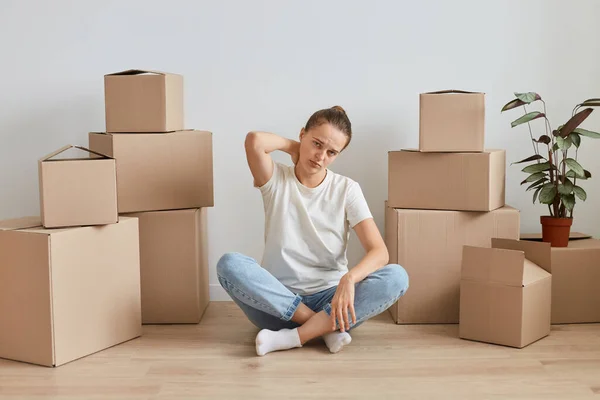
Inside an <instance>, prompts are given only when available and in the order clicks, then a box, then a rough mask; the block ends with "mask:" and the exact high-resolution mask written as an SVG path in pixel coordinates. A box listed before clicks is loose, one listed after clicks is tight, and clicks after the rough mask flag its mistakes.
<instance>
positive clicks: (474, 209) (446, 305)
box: [385, 91, 520, 324]
mask: <svg viewBox="0 0 600 400" xmlns="http://www.w3.org/2000/svg"><path fill="white" fill-rule="evenodd" d="M484 122H485V95H484V94H483V93H471V92H462V91H443V92H433V93H423V94H421V95H420V121H419V148H418V149H414V150H413V149H404V150H399V151H390V152H389V153H388V201H387V203H386V220H385V222H386V224H385V240H386V244H387V246H388V249H389V252H390V262H392V263H398V264H400V265H402V266H403V267H404V268H405V269H406V271H407V272H408V275H409V279H410V289H409V290H408V291H407V293H406V294H405V295H404V296H403V297H402V298H401V299H400V300H399V301H398V302H396V303H395V304H394V305H393V306H392V307H391V308H390V312H391V314H392V316H393V319H394V321H395V322H396V323H398V324H427V323H434V324H435V323H452V324H456V323H458V322H459V317H460V280H461V267H462V251H463V246H465V245H470V246H482V247H490V246H491V239H492V238H506V239H518V238H519V230H520V227H519V225H520V214H519V211H518V210H516V209H514V208H512V207H510V206H508V205H506V204H505V168H506V153H505V151H504V150H495V149H485V148H484V136H485V134H484V126H485V123H484Z"/></svg>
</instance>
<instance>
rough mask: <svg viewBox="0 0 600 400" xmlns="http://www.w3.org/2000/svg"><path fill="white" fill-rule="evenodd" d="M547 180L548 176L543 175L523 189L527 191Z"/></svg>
mask: <svg viewBox="0 0 600 400" xmlns="http://www.w3.org/2000/svg"><path fill="white" fill-rule="evenodd" d="M547 180H548V178H547V177H546V176H544V177H543V178H540V179H538V180H537V181H535V182H533V183H532V184H531V185H529V187H528V188H527V189H525V191H526V192H528V191H530V190H531V189H534V188H535V187H536V186H539V185H541V184H543V183H544V182H546V181H547Z"/></svg>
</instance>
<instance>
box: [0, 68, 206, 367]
mask: <svg viewBox="0 0 600 400" xmlns="http://www.w3.org/2000/svg"><path fill="white" fill-rule="evenodd" d="M105 97H106V98H105V100H106V125H107V132H106V133H90V134H89V146H88V148H85V147H80V146H65V147H63V148H61V149H59V150H58V151H56V152H53V153H51V154H49V155H47V156H45V157H43V158H42V159H40V160H39V163H38V166H39V194H40V217H26V218H19V219H13V220H7V221H1V222H0V266H1V268H0V326H1V327H2V329H0V357H2V358H7V359H12V360H18V361H24V362H29V363H34V364H39V365H45V366H58V365H62V364H65V363H67V362H70V361H73V360H76V359H78V358H81V357H84V356H86V355H89V354H92V353H94V352H97V351H101V350H104V349H106V348H108V347H111V346H114V345H117V344H119V343H122V342H125V341H127V340H130V339H133V338H136V337H138V336H140V335H141V333H142V330H141V325H142V323H144V322H145V323H185V322H191V323H197V322H199V321H200V319H201V317H202V315H203V313H204V310H205V309H206V306H207V305H208V301H209V297H208V296H209V295H208V267H207V252H206V210H205V207H209V206H213V175H212V134H211V133H210V132H202V131H192V130H184V129H183V79H182V77H181V76H178V75H172V74H165V73H159V72H150V71H125V72H123V73H117V74H111V75H107V76H106V77H105ZM74 147H75V149H73V148H74ZM72 151H78V152H79V153H83V156H77V157H65V156H66V154H67V152H72Z"/></svg>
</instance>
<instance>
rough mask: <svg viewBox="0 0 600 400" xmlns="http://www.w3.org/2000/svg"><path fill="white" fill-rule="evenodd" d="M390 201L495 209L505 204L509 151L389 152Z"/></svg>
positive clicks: (432, 206) (392, 204)
mask: <svg viewBox="0 0 600 400" xmlns="http://www.w3.org/2000/svg"><path fill="white" fill-rule="evenodd" d="M388 157H389V160H388V168H389V170H388V202H389V206H390V207H394V208H419V209H427V210H457V211H492V210H495V209H498V208H500V207H502V206H504V204H505V176H506V151H505V150H487V151H485V152H482V153H421V152H418V151H411V150H400V151H390V152H389V153H388Z"/></svg>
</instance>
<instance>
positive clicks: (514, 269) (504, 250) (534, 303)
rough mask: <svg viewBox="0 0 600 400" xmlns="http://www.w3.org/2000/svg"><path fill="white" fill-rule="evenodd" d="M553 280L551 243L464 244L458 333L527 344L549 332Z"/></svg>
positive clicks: (502, 241)
mask: <svg viewBox="0 0 600 400" xmlns="http://www.w3.org/2000/svg"><path fill="white" fill-rule="evenodd" d="M552 280H553V277H552V275H551V274H550V244H549V243H535V242H525V241H521V242H520V241H518V240H507V239H492V248H483V247H473V246H465V247H464V249H463V261H462V276H461V281H460V323H459V336H460V337H461V338H462V339H469V340H476V341H480V342H487V343H494V344H499V345H504V346H511V347H517V348H523V347H525V346H527V345H529V344H531V343H533V342H535V341H537V340H539V339H541V338H543V337H545V336H547V335H549V334H550V306H551V290H552Z"/></svg>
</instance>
